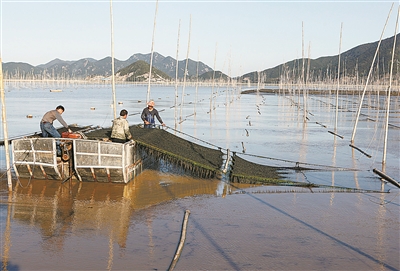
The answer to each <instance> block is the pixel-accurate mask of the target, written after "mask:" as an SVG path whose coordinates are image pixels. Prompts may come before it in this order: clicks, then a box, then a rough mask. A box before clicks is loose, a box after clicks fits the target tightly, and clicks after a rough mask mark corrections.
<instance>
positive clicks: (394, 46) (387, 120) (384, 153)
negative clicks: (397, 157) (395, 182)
mask: <svg viewBox="0 0 400 271" xmlns="http://www.w3.org/2000/svg"><path fill="white" fill-rule="evenodd" d="M399 13H400V7H399V8H398V11H397V19H396V27H395V31H394V38H393V49H392V62H391V63H390V74H389V87H388V94H387V98H386V99H387V104H386V121H385V135H384V139H383V156H382V164H383V165H385V164H386V149H387V137H388V126H389V109H390V91H391V88H392V78H393V62H394V51H395V48H396V34H397V27H398V23H399Z"/></svg>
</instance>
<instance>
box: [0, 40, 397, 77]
mask: <svg viewBox="0 0 400 271" xmlns="http://www.w3.org/2000/svg"><path fill="white" fill-rule="evenodd" d="M399 37H400V34H397V36H396V40H398V38H399ZM393 39H394V36H392V37H390V38H387V39H384V40H382V42H381V44H380V48H379V51H378V54H377V57H376V61H375V65H374V74H375V77H376V78H378V79H379V78H382V77H384V76H385V75H387V74H388V71H389V67H390V61H391V54H392V48H393ZM377 46H378V41H376V42H372V43H367V44H362V45H359V46H357V47H354V48H352V49H350V50H348V51H345V52H343V53H341V55H340V59H341V62H340V63H341V64H340V65H341V69H340V75H341V77H342V76H345V77H347V78H355V77H357V78H358V79H362V78H365V77H366V76H367V75H368V72H369V70H370V67H371V63H372V60H373V58H374V55H375V52H376V48H377ZM260 54H262V52H260ZM338 56H339V55H335V56H324V57H320V58H317V59H308V58H305V59H294V60H292V61H289V62H286V63H283V64H280V65H278V66H276V67H273V68H268V69H265V70H263V71H254V72H250V73H247V74H244V75H241V76H238V77H237V78H236V79H239V81H241V82H250V83H257V82H258V81H261V82H263V83H278V82H280V81H282V80H283V78H284V79H285V80H292V81H293V80H295V78H303V77H304V78H307V79H308V80H310V81H321V80H327V79H334V78H337V69H338V59H339V58H338ZM399 56H400V45H399V43H398V42H396V48H395V57H394V59H395V61H394V63H399V60H400V59H399ZM150 58H151V54H150V53H149V54H141V53H137V54H134V55H132V56H131V57H129V58H128V59H127V60H124V61H121V60H118V59H114V70H115V71H116V72H115V74H116V78H117V80H120V81H121V80H122V81H144V80H146V78H148V73H149V68H150V66H149V63H150ZM111 60H112V59H111V57H105V58H103V59H101V60H96V59H93V58H83V59H80V60H77V61H65V60H61V59H58V58H57V59H54V60H52V61H50V62H48V63H46V64H42V65H38V66H32V65H30V64H28V63H21V62H7V63H3V74H4V78H5V79H35V80H40V79H80V80H90V79H93V78H97V79H99V78H107V77H110V76H111V69H112V68H111ZM135 63H136V64H135ZM133 64H135V65H133ZM146 64H147V66H146ZM176 64H177V61H176V59H174V58H172V57H170V56H167V57H164V56H163V55H161V54H159V53H157V52H154V54H153V69H152V78H153V77H154V75H155V74H156V75H157V76H155V77H154V80H156V79H157V80H158V81H160V80H161V81H171V80H175V77H176ZM185 66H186V59H185V60H180V61H178V78H179V79H180V80H181V79H182V78H184V73H185ZM303 67H304V68H303ZM395 67H397V65H396V66H395ZM396 71H397V69H395V72H396ZM186 76H187V79H188V80H193V79H197V76H198V78H199V80H202V81H206V80H211V79H212V78H216V79H220V80H228V79H229V77H228V76H227V75H226V74H224V73H222V72H220V71H215V72H214V71H213V69H212V68H210V67H209V66H208V65H206V64H204V63H203V62H201V61H198V62H197V61H193V60H191V59H188V69H187V74H186ZM302 76H303V77H302Z"/></svg>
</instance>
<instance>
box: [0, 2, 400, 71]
mask: <svg viewBox="0 0 400 271" xmlns="http://www.w3.org/2000/svg"><path fill="white" fill-rule="evenodd" d="M393 3H394V4H393ZM392 4H393V9H392V10H391V7H392ZM111 6H112V9H111ZM398 8H399V2H398V1H397V2H393V1H385V0H380V1H340V0H337V1H322V0H320V1H295V0H292V1H251V0H250V1H228V0H226V1H222V0H221V1H212V0H209V1H207V0H197V1H194V0H193V1H192V0H186V1H179V0H175V1H167V0H159V1H158V4H157V2H156V1H155V0H154V1H145V0H142V1H133V0H130V1H129V0H113V1H112V5H111V2H110V0H101V1H99V0H97V1H94V0H84V1H82V0H80V1H78V0H52V1H50V0H41V1H38V0H36V1H33V0H0V15H1V25H0V27H1V31H0V41H1V43H0V56H1V58H2V61H3V63H7V62H25V63H29V64H31V65H33V66H37V65H40V64H45V63H48V62H50V61H51V60H53V59H55V58H59V59H62V60H68V61H73V60H79V59H82V58H94V59H96V60H100V59H103V58H105V57H107V56H111V54H112V53H111V52H112V49H111V48H112V46H111V44H112V40H113V44H114V46H113V47H114V57H115V58H116V59H118V60H122V61H124V60H127V59H128V58H129V57H130V56H132V55H133V54H135V53H142V54H148V53H150V52H151V49H152V47H153V48H154V51H155V52H158V53H160V54H161V55H163V56H165V57H166V56H171V57H173V58H175V59H176V58H177V54H178V59H179V60H183V59H186V57H187V56H188V57H189V58H190V59H192V60H195V61H197V60H200V61H201V62H203V63H205V64H206V65H208V66H210V67H211V68H213V69H215V70H219V71H222V72H224V73H226V74H227V75H230V76H237V75H243V74H245V73H248V72H253V71H261V70H265V69H268V68H273V67H275V66H277V65H280V64H282V63H285V62H287V61H291V60H293V59H297V58H302V56H303V55H304V57H310V58H312V59H316V58H319V57H323V56H333V55H338V54H339V50H340V52H342V53H343V52H345V51H347V50H350V49H352V48H354V47H356V46H358V45H361V44H365V43H371V42H375V41H378V40H379V39H380V37H381V35H382V32H383V30H384V26H385V23H386V20H387V18H388V16H389V14H390V17H389V20H388V23H387V26H386V29H385V32H384V33H383V36H382V37H383V39H385V38H388V37H391V36H393V35H394V34H395V33H396V30H395V26H396V19H397V13H398ZM111 10H112V12H111ZM390 11H391V12H390ZM111 15H112V20H111ZM154 25H155V28H154ZM111 26H113V27H111ZM111 29H113V31H112V30H111ZM112 33H113V35H112ZM397 33H398V32H397ZM340 36H342V38H341V42H340ZM112 37H113V38H112ZM153 37H154V39H153Z"/></svg>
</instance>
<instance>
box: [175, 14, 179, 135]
mask: <svg viewBox="0 0 400 271" xmlns="http://www.w3.org/2000/svg"><path fill="white" fill-rule="evenodd" d="M180 32H181V20H180V19H179V26H178V42H177V45H176V67H175V104H174V105H175V107H174V120H175V121H174V122H175V130H176V129H177V128H178V109H177V106H178V72H179V67H178V66H179V61H178V55H179V36H180Z"/></svg>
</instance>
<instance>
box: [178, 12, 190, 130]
mask: <svg viewBox="0 0 400 271" xmlns="http://www.w3.org/2000/svg"><path fill="white" fill-rule="evenodd" d="M191 28H192V15H191V14H190V21H189V38H188V47H187V51H186V65H185V73H184V75H183V86H182V97H181V99H182V101H181V116H180V121H181V122H182V110H183V102H184V99H185V87H186V74H187V73H188V62H189V51H190V33H191Z"/></svg>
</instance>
